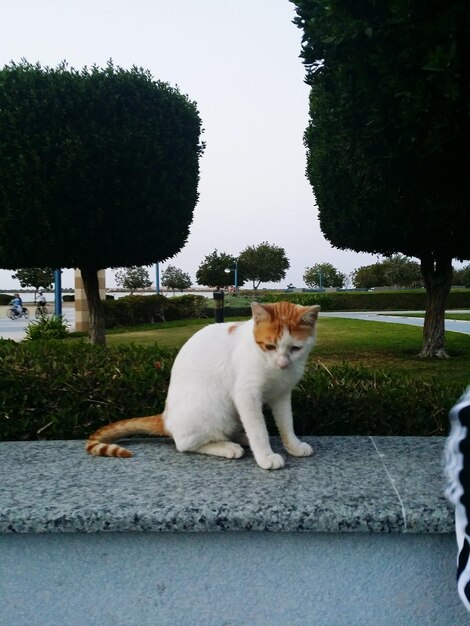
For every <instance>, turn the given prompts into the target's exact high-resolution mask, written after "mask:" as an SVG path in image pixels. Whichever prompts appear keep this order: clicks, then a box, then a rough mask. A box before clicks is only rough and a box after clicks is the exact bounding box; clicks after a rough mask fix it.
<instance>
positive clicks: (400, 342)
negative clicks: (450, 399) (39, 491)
mask: <svg viewBox="0 0 470 626" xmlns="http://www.w3.org/2000/svg"><path fill="white" fill-rule="evenodd" d="M209 323H213V322H212V320H186V321H185V320H181V321H176V322H167V323H164V324H158V326H151V325H149V326H145V327H143V326H139V327H136V328H135V329H132V331H130V330H129V329H126V331H125V332H122V330H119V331H117V330H116V331H110V332H108V334H107V341H108V344H109V345H114V344H123V343H142V344H146V343H147V344H148V343H154V342H157V343H159V344H160V345H162V346H166V347H171V348H179V347H181V346H182V345H183V343H184V342H185V341H186V340H187V339H189V337H190V336H191V335H193V334H194V333H195V332H196V331H197V330H199V329H200V328H202V327H203V326H205V325H206V324H209ZM421 341H422V329H421V328H418V327H415V326H406V325H403V324H389V323H387V324H384V323H383V322H370V321H365V320H351V319H342V318H323V319H322V318H320V319H319V321H318V331H317V345H316V346H315V348H314V349H313V351H312V356H311V358H312V360H313V361H321V363H323V364H324V365H326V366H327V367H329V366H332V365H337V364H341V363H349V364H354V365H363V366H367V367H370V368H373V369H378V370H394V371H397V370H399V371H402V372H404V373H407V374H410V375H413V376H414V375H415V376H417V377H420V378H425V379H430V378H432V377H434V376H439V377H440V378H443V377H446V378H448V379H449V381H452V382H459V383H461V384H462V385H466V384H469V383H470V335H463V334H460V333H452V332H448V333H446V347H447V351H448V353H449V355H450V356H451V358H450V359H444V360H441V359H421V358H420V357H419V356H418V353H419V350H420V347H421Z"/></svg>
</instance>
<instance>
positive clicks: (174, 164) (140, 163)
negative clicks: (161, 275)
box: [0, 61, 203, 341]
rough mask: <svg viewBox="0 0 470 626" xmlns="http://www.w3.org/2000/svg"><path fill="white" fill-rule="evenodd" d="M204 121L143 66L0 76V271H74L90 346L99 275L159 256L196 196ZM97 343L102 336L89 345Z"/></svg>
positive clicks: (26, 70) (176, 239)
mask: <svg viewBox="0 0 470 626" xmlns="http://www.w3.org/2000/svg"><path fill="white" fill-rule="evenodd" d="M200 134H201V120H200V118H199V114H198V111H197V108H196V105H195V104H194V103H193V102H191V101H190V100H189V99H188V97H187V96H184V95H182V94H180V92H179V91H178V90H177V89H176V88H174V87H171V86H169V85H168V84H167V83H163V82H161V81H155V80H154V79H153V78H152V76H151V75H150V73H149V72H148V71H146V70H144V69H139V68H136V67H133V68H132V69H130V70H124V69H122V68H118V67H114V66H113V64H112V63H111V62H110V63H108V65H107V67H106V68H104V69H100V68H98V67H92V68H84V69H83V70H81V71H78V70H75V69H71V68H68V67H67V66H66V65H65V64H62V65H60V66H59V67H57V68H56V69H51V68H47V67H46V68H43V67H41V66H40V65H39V64H37V65H31V64H29V63H27V62H26V61H25V62H22V63H20V64H15V63H12V64H11V65H7V66H5V67H4V68H3V69H2V70H0V138H1V139H0V235H1V237H0V267H5V268H19V267H25V266H32V265H44V266H49V267H57V268H59V267H76V268H79V269H80V270H81V273H82V277H83V281H84V286H85V291H86V294H87V300H88V306H89V310H90V324H91V328H92V335H91V338H92V340H99V341H104V331H103V328H104V325H103V315H102V311H101V306H100V302H99V297H98V295H97V294H98V282H97V278H96V272H97V270H99V269H103V268H107V267H119V266H122V267H129V266H131V265H149V264H152V263H155V262H156V261H163V260H165V259H167V258H169V257H170V256H172V255H173V254H175V253H176V252H178V251H179V250H180V249H181V247H182V246H183V245H184V243H185V242H186V239H187V236H188V233H189V226H190V224H191V221H192V216H193V209H194V206H195V204H196V202H197V199H198V193H197V186H198V180H199V157H200V155H201V153H202V150H203V144H202V143H201V142H200ZM98 336H99V339H98Z"/></svg>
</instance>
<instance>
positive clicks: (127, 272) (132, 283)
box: [114, 265, 152, 295]
mask: <svg viewBox="0 0 470 626" xmlns="http://www.w3.org/2000/svg"><path fill="white" fill-rule="evenodd" d="M114 277H115V279H116V283H117V284H118V286H119V287H122V288H123V289H127V290H129V291H130V292H131V295H132V294H133V293H134V291H135V290H136V289H146V288H147V287H150V286H151V285H152V281H151V280H150V276H149V272H148V270H147V269H146V268H145V267H142V266H139V265H133V266H132V267H123V268H122V269H120V270H117V271H116V272H115V273H114Z"/></svg>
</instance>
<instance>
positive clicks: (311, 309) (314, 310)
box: [300, 304, 321, 326]
mask: <svg viewBox="0 0 470 626" xmlns="http://www.w3.org/2000/svg"><path fill="white" fill-rule="evenodd" d="M302 308H303V309H304V312H303V313H302V316H301V318H300V323H301V324H305V325H307V326H315V322H316V321H317V318H318V312H319V311H320V309H321V307H320V305H319V304H315V305H314V306H304V307H302Z"/></svg>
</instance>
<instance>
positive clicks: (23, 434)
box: [0, 340, 175, 441]
mask: <svg viewBox="0 0 470 626" xmlns="http://www.w3.org/2000/svg"><path fill="white" fill-rule="evenodd" d="M174 356H175V352H174V351H172V350H162V349H160V348H159V347H158V346H156V345H155V346H113V347H108V348H104V347H103V346H96V345H90V344H86V343H81V342H79V343H69V342H62V341H57V340H56V341H54V340H51V341H26V342H22V343H16V342H14V341H10V340H0V390H1V393H0V439H1V440H4V441H5V440H34V439H38V438H39V439H82V438H85V437H87V436H88V435H89V434H90V433H91V432H93V431H94V430H95V429H96V428H98V427H99V426H100V425H102V424H105V423H108V422H111V421H114V420H117V419H123V418H125V417H134V416H138V415H144V414H152V413H156V412H158V411H162V410H163V407H164V401H165V398H166V392H167V388H168V381H169V374H170V369H171V366H172V364H173V359H174Z"/></svg>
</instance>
